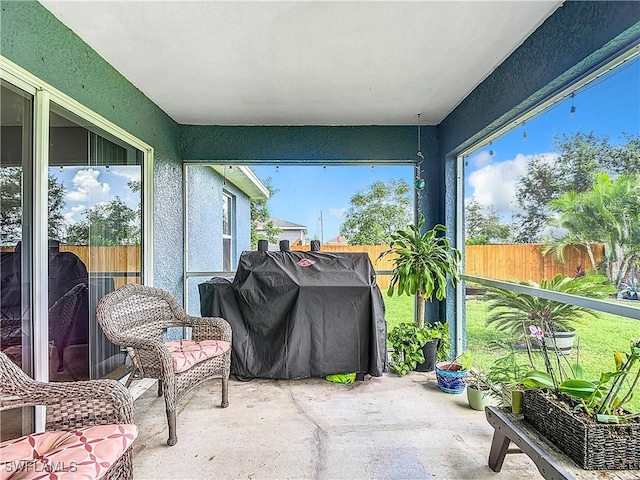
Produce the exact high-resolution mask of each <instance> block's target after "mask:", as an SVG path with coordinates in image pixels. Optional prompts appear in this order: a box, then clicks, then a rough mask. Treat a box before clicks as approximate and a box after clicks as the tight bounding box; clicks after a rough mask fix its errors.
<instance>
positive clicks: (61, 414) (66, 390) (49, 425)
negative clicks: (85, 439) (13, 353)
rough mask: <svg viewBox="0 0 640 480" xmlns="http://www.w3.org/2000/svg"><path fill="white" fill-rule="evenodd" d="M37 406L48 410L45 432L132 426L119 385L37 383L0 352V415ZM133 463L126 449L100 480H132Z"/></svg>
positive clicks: (129, 404)
mask: <svg viewBox="0 0 640 480" xmlns="http://www.w3.org/2000/svg"><path fill="white" fill-rule="evenodd" d="M36 405H45V406H46V407H47V416H46V431H53V430H71V429H76V428H81V427H88V426H94V425H108V424H133V423H134V422H133V398H132V397H131V394H130V393H129V391H128V390H127V389H126V388H125V386H124V385H122V384H121V383H120V382H117V381H115V380H89V381H83V382H65V383H44V382H38V381H36V380H34V379H33V378H31V377H29V376H28V375H27V374H25V373H24V372H23V371H22V370H21V369H20V368H19V367H18V366H17V365H16V364H15V363H13V362H12V361H11V360H10V359H9V357H7V356H6V355H5V354H4V353H1V352H0V411H3V410H8V409H12V408H19V407H32V406H36ZM132 459H133V457H132V449H131V448H128V449H127V450H126V451H125V452H124V454H123V455H122V456H121V457H120V458H119V460H117V461H116V462H115V463H113V464H112V465H111V467H110V468H109V470H108V471H107V472H106V474H105V476H103V477H102V478H103V479H108V480H112V479H113V480H116V479H131V478H133V461H132ZM4 461H8V459H4Z"/></svg>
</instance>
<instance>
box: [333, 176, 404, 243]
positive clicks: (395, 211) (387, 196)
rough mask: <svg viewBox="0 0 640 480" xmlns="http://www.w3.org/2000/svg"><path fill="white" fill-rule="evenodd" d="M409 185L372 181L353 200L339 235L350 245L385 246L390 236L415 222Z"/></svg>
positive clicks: (397, 181)
mask: <svg viewBox="0 0 640 480" xmlns="http://www.w3.org/2000/svg"><path fill="white" fill-rule="evenodd" d="M410 191H411V190H410V188H409V184H408V183H407V182H405V181H404V180H395V179H389V180H388V181H387V183H384V182H382V181H380V180H377V181H375V182H373V183H372V184H371V185H369V186H368V187H366V188H365V189H364V190H362V191H358V192H356V193H355V194H354V195H353V196H352V197H351V200H350V204H351V205H350V207H349V209H348V210H347V213H346V214H345V220H344V222H343V223H342V225H341V226H340V234H341V235H343V236H344V237H345V238H346V239H347V241H348V242H349V244H350V245H385V244H388V243H389V240H390V238H391V234H392V233H395V232H396V231H397V230H400V229H402V228H404V227H405V226H406V225H407V224H409V223H413V218H412V214H411V199H410V197H409V193H410Z"/></svg>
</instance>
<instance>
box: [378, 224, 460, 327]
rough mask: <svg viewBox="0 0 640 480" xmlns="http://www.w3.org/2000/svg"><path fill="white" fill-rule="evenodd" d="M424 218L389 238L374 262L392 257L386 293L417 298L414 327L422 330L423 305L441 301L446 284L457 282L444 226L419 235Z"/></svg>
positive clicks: (455, 258)
mask: <svg viewBox="0 0 640 480" xmlns="http://www.w3.org/2000/svg"><path fill="white" fill-rule="evenodd" d="M424 222H425V219H424V217H423V216H422V215H420V218H419V220H418V224H417V225H408V226H407V229H406V230H398V231H397V232H396V233H394V234H392V235H391V242H389V249H388V250H385V251H383V252H382V253H381V254H380V255H379V256H378V259H381V258H384V257H385V256H387V255H392V254H393V255H395V257H394V259H393V273H392V275H391V282H390V285H389V289H388V290H387V294H388V295H389V296H392V295H393V294H394V292H396V291H397V293H398V295H402V294H405V293H406V294H407V295H417V297H418V320H417V321H418V327H419V328H422V327H424V303H425V301H426V300H431V299H432V297H433V296H435V297H436V298H437V299H438V300H443V299H444V298H446V296H447V284H448V281H449V280H451V281H452V282H457V281H459V279H460V277H459V271H460V259H461V255H460V252H459V251H458V250H457V249H456V248H454V247H453V246H452V245H451V242H449V240H448V239H447V237H446V236H445V234H446V233H447V228H446V227H445V226H444V225H436V226H435V227H433V228H432V229H431V230H427V231H426V232H424V233H422V227H423V226H424Z"/></svg>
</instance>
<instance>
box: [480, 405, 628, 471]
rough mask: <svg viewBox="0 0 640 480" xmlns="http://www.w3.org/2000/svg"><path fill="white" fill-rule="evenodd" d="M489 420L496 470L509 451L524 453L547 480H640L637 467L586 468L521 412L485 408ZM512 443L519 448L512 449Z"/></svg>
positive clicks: (491, 463)
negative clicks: (614, 468)
mask: <svg viewBox="0 0 640 480" xmlns="http://www.w3.org/2000/svg"><path fill="white" fill-rule="evenodd" d="M485 414H486V416H487V421H488V422H489V424H490V425H491V426H492V427H493V428H494V432H493V440H492V441H491V450H490V451H489V468H491V470H493V471H494V472H499V471H500V470H501V469H502V464H503V463H504V459H505V457H506V455H507V454H510V453H525V454H526V455H528V456H529V458H530V459H531V460H532V461H533V463H534V464H535V465H536V467H537V468H538V471H539V472H540V474H541V475H542V476H543V477H544V478H546V479H548V480H565V479H567V480H571V479H581V480H582V479H585V480H596V479H598V480H605V479H606V480H609V479H610V480H623V479H624V480H640V471H638V470H583V469H581V468H580V467H578V466H577V465H576V464H575V463H574V462H573V461H572V460H571V459H570V458H569V457H567V456H566V455H565V454H564V453H562V452H561V451H560V450H559V449H558V448H557V447H556V446H555V445H553V444H551V443H550V442H548V441H547V440H546V439H545V438H544V437H542V436H541V435H540V434H539V433H538V432H537V431H536V430H535V429H534V428H533V427H532V426H530V425H529V424H528V423H527V422H525V421H524V418H523V416H522V415H514V414H513V413H511V412H510V411H507V410H504V409H502V408H498V407H493V406H490V407H486V408H485ZM511 442H513V443H514V444H516V445H517V446H518V448H509V446H510V444H511Z"/></svg>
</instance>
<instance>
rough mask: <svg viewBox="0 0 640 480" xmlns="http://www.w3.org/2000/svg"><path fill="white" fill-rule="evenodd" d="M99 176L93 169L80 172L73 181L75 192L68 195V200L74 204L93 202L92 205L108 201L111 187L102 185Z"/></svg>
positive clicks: (106, 184)
mask: <svg viewBox="0 0 640 480" xmlns="http://www.w3.org/2000/svg"><path fill="white" fill-rule="evenodd" d="M99 175H100V172H99V171H98V170H94V169H93V168H87V169H83V170H78V172H77V173H76V174H75V175H74V177H73V179H72V180H71V183H72V184H73V190H71V191H69V192H68V193H67V198H68V199H69V200H71V201H74V202H86V201H89V200H91V201H92V203H93V202H96V201H100V200H106V199H108V198H109V192H110V191H111V187H110V186H109V184H108V183H101V182H100V181H99V180H98V176H99Z"/></svg>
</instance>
